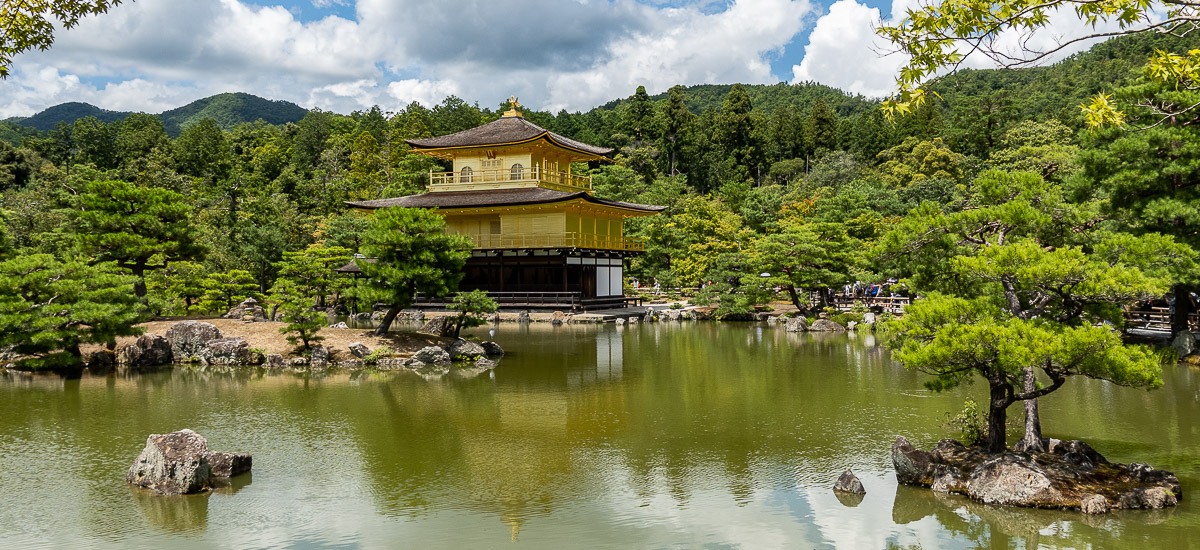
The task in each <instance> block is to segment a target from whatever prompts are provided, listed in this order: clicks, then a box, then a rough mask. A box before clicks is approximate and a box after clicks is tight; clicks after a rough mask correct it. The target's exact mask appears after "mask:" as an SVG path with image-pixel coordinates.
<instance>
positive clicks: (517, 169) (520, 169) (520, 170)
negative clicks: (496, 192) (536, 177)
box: [509, 163, 525, 181]
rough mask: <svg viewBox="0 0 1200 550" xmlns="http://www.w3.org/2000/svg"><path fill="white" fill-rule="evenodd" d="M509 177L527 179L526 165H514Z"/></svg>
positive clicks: (516, 179) (514, 179) (515, 179)
mask: <svg viewBox="0 0 1200 550" xmlns="http://www.w3.org/2000/svg"><path fill="white" fill-rule="evenodd" d="M509 179H511V180H513V181H518V180H523V179H525V167H524V166H521V163H517V164H514V165H512V170H510V175H509Z"/></svg>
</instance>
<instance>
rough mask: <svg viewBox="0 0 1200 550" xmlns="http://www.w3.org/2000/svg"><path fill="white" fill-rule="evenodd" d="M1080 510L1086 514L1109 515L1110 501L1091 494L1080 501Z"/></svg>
mask: <svg viewBox="0 0 1200 550" xmlns="http://www.w3.org/2000/svg"><path fill="white" fill-rule="evenodd" d="M1079 510H1080V511H1081V512H1083V513H1085V514H1107V513H1108V510H1109V505H1108V499H1106V498H1104V497H1103V496H1101V495H1097V494H1094V493H1093V494H1090V495H1088V496H1085V497H1083V498H1082V499H1080V500H1079Z"/></svg>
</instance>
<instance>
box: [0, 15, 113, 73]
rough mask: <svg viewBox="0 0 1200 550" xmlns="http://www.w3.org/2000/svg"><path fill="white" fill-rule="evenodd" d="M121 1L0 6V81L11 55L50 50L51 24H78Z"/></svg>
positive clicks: (65, 26) (52, 34) (51, 38)
mask: <svg viewBox="0 0 1200 550" xmlns="http://www.w3.org/2000/svg"><path fill="white" fill-rule="evenodd" d="M120 3H121V0H90V1H80V0H53V1H51V0H24V1H21V2H5V3H4V4H3V5H2V6H0V78H8V73H9V66H10V65H12V58H13V56H15V55H17V54H19V53H21V52H23V51H26V50H29V49H32V48H37V49H39V50H42V51H46V50H48V49H50V45H51V44H53V43H54V23H53V22H51V21H50V17H53V18H54V19H56V20H58V23H59V24H60V25H62V27H63V28H64V29H69V28H71V27H74V26H75V25H77V24H79V20H80V19H82V18H83V17H85V16H87V15H94V14H101V13H105V12H107V11H108V9H109V8H111V7H113V6H116V5H117V4H120Z"/></svg>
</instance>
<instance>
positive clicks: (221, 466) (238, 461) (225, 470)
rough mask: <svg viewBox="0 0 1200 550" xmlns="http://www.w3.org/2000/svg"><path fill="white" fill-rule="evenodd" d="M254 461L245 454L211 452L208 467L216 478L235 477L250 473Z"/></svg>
mask: <svg viewBox="0 0 1200 550" xmlns="http://www.w3.org/2000/svg"><path fill="white" fill-rule="evenodd" d="M253 463H254V459H253V458H252V457H251V456H250V455H248V454H243V453H219V452H216V451H209V453H208V465H209V467H211V468H212V474H213V475H214V476H216V477H233V476H236V475H238V474H244V473H246V472H249V471H250V466H251V465H253Z"/></svg>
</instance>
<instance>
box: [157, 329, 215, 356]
mask: <svg viewBox="0 0 1200 550" xmlns="http://www.w3.org/2000/svg"><path fill="white" fill-rule="evenodd" d="M166 337H167V341H169V342H171V355H172V357H173V358H174V360H175V361H182V360H186V359H190V358H192V357H195V356H196V354H197V353H199V351H200V350H201V349H204V348H205V347H207V346H208V343H209V342H211V341H213V340H216V339H218V338H221V330H220V329H218V328H217V327H216V326H215V325H213V324H212V323H202V322H200V321H180V322H178V323H175V324H174V325H171V328H168V329H167V334H166Z"/></svg>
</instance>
